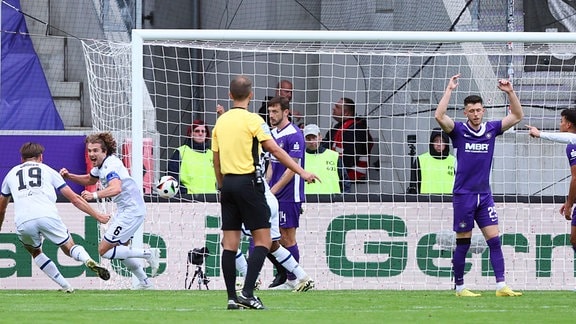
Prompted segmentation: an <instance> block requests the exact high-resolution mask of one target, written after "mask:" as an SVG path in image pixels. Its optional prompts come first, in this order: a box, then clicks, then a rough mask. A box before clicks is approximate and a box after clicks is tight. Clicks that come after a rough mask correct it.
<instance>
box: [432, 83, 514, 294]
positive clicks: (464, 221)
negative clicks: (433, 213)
mask: <svg viewBox="0 0 576 324" xmlns="http://www.w3.org/2000/svg"><path fill="white" fill-rule="evenodd" d="M458 78H460V74H457V75H455V76H453V77H451V78H450V81H449V82H448V85H447V86H446V90H445V91H444V95H443V96H442V99H440V102H439V103H438V107H437V108H436V112H435V114H434V117H435V118H436V121H437V122H438V124H439V125H440V127H442V129H443V130H444V132H446V133H447V134H448V135H449V136H450V138H451V139H452V145H453V146H454V155H455V156H456V179H455V181H454V190H453V198H452V207H453V209H454V223H453V229H454V232H456V249H455V250H454V256H453V257H452V271H453V273H454V280H455V283H456V296H459V297H478V296H480V294H476V293H474V292H472V291H470V290H468V289H467V288H465V286H464V267H465V265H466V254H467V253H468V250H469V249H470V243H471V237H472V229H473V228H474V222H476V224H478V227H479V228H480V230H481V231H482V234H483V235H484V238H485V239H486V243H487V245H488V248H489V249H490V263H491V265H492V268H493V269H494V275H495V277H496V296H499V297H505V296H508V297H515V296H521V295H522V293H519V292H514V291H513V290H512V289H510V287H508V286H507V285H506V282H505V278H504V256H503V254H502V243H501V242H500V231H499V230H498V214H497V213H496V210H495V206H494V199H493V198H492V192H491V190H490V170H491V167H492V157H493V155H494V144H495V139H496V136H498V135H501V134H502V133H504V132H505V131H506V130H508V129H509V128H511V127H512V126H514V125H516V124H518V123H519V122H520V120H522V117H523V116H524V113H523V112H522V106H521V105H520V100H518V97H517V96H516V93H515V92H514V89H513V87H512V84H511V83H510V82H509V81H508V80H498V89H500V90H502V91H503V92H505V93H506V94H507V95H508V100H509V101H510V113H509V114H508V115H507V116H506V117H504V118H503V119H502V120H497V121H489V122H482V117H483V116H484V111H485V109H484V105H483V102H482V98H481V97H479V96H475V95H471V96H468V97H466V98H465V99H464V115H465V116H466V118H467V121H466V122H465V123H463V122H455V121H454V120H452V118H450V117H449V116H448V115H447V114H446V110H447V109H448V103H449V102H450V96H451V95H452V91H453V90H454V89H456V87H457V86H458Z"/></svg>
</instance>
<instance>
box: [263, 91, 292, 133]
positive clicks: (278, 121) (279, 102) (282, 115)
mask: <svg viewBox="0 0 576 324" xmlns="http://www.w3.org/2000/svg"><path fill="white" fill-rule="evenodd" d="M289 115H290V101H289V100H288V98H286V97H280V96H278V97H274V98H272V99H270V101H269V102H268V119H269V120H270V125H272V126H274V127H284V126H286V125H287V124H288V123H289V122H290V120H289V119H288V116H289Z"/></svg>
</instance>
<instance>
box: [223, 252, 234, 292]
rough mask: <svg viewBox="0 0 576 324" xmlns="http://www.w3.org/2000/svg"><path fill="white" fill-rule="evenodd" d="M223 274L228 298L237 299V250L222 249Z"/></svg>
mask: <svg viewBox="0 0 576 324" xmlns="http://www.w3.org/2000/svg"><path fill="white" fill-rule="evenodd" d="M221 262H222V274H223V275H224V283H225V284H226V292H227V293H228V299H233V300H236V251H229V250H223V251H222V258H221Z"/></svg>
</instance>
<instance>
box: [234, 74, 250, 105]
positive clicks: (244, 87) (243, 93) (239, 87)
mask: <svg viewBox="0 0 576 324" xmlns="http://www.w3.org/2000/svg"><path fill="white" fill-rule="evenodd" d="M230 99H232V100H238V101H242V100H246V99H252V81H251V80H250V79H249V78H247V77H245V76H243V75H239V76H237V77H235V78H234V79H232V81H230Z"/></svg>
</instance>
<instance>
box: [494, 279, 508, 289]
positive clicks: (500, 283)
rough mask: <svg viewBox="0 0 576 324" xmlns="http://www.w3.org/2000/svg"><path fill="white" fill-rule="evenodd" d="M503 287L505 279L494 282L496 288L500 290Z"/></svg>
mask: <svg viewBox="0 0 576 324" xmlns="http://www.w3.org/2000/svg"><path fill="white" fill-rule="evenodd" d="M504 287H506V281H500V282H497V283H496V290H500V289H502V288H504Z"/></svg>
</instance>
